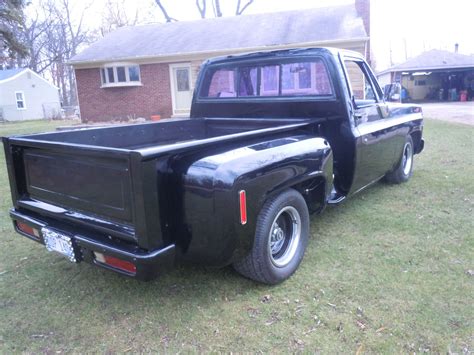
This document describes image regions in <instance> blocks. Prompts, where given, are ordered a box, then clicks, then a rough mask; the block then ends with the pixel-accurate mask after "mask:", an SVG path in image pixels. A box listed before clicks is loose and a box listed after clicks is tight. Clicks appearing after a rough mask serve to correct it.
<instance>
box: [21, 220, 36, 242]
mask: <svg viewBox="0 0 474 355" xmlns="http://www.w3.org/2000/svg"><path fill="white" fill-rule="evenodd" d="M15 223H16V227H17V228H18V230H20V231H22V232H23V233H26V234H28V235H30V236H32V237H35V238H36V239H39V237H40V232H39V230H38V229H35V228H33V227H31V226H29V225H28V224H26V223H23V222H20V221H16V222H15Z"/></svg>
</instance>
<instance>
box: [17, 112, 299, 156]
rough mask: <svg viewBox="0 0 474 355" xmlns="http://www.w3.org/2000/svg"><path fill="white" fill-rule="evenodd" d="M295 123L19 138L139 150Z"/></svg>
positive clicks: (152, 127) (183, 122) (172, 125)
mask: <svg viewBox="0 0 474 355" xmlns="http://www.w3.org/2000/svg"><path fill="white" fill-rule="evenodd" d="M298 122H301V121H300V120H295V119H291V120H285V119H226V118H210V119H208V118H202V119H168V120H164V121H161V122H155V123H144V124H134V125H117V126H112V127H99V128H87V129H80V130H66V131H58V132H50V133H40V134H33V135H26V136H22V138H24V139H29V140H30V139H31V140H35V141H48V142H55V143H63V144H79V145H88V146H94V147H103V148H117V149H125V150H139V149H143V148H150V147H157V146H165V145H172V144H176V143H183V142H192V141H200V140H205V139H209V138H216V137H223V136H227V135H232V134H237V133H243V132H249V131H255V130H261V129H266V128H277V127H279V126H284V125H292V124H295V123H298Z"/></svg>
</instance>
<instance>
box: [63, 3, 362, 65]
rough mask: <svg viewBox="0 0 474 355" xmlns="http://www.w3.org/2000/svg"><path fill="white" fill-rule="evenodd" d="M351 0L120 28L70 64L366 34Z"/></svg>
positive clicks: (76, 57)
mask: <svg viewBox="0 0 474 355" xmlns="http://www.w3.org/2000/svg"><path fill="white" fill-rule="evenodd" d="M366 37H367V33H366V31H365V29H364V25H363V22H362V18H361V17H359V16H358V14H357V11H356V9H355V6H354V5H353V4H350V5H343V6H333V7H328V8H318V9H305V10H297V11H288V12H277V13H267V14H256V15H245V16H234V17H223V18H216V19H207V20H197V21H183V22H174V23H167V24H153V25H142V26H134V27H122V28H119V29H117V30H116V31H114V32H112V33H110V34H108V35H107V36H106V37H104V38H103V39H100V40H99V41H97V42H95V43H94V44H92V45H91V46H90V47H88V48H86V49H85V50H84V51H82V52H81V53H79V54H78V55H76V56H75V57H73V58H72V59H71V60H70V63H71V64H78V63H86V62H101V61H110V60H124V59H129V60H130V59H133V58H147V57H148V58H149V57H166V56H176V55H185V54H193V53H207V52H213V51H222V50H230V51H232V50H238V49H245V50H247V49H248V50H251V49H252V48H258V47H267V46H275V45H285V44H292V43H307V42H308V43H309V42H327V41H335V40H351V39H362V38H366Z"/></svg>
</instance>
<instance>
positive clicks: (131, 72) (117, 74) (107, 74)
mask: <svg viewBox="0 0 474 355" xmlns="http://www.w3.org/2000/svg"><path fill="white" fill-rule="evenodd" d="M100 79H101V82H102V87H115V86H137V85H141V82H140V66H138V65H135V64H128V65H112V64H111V65H106V66H104V67H103V68H100Z"/></svg>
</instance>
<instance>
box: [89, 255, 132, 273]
mask: <svg viewBox="0 0 474 355" xmlns="http://www.w3.org/2000/svg"><path fill="white" fill-rule="evenodd" d="M94 255H95V259H96V260H97V261H98V262H100V263H102V264H106V265H109V266H111V267H113V268H116V269H119V270H122V271H126V272H129V273H131V274H136V272H137V267H136V266H135V264H133V263H131V262H129V261H125V260H122V259H119V258H115V257H113V256H109V255H105V254H102V253H98V252H96V251H95V252H94Z"/></svg>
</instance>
